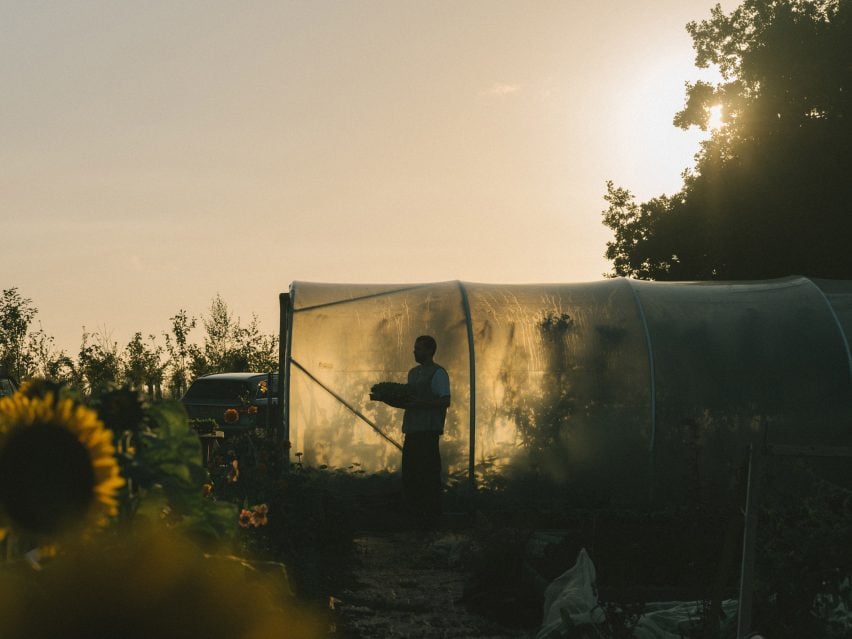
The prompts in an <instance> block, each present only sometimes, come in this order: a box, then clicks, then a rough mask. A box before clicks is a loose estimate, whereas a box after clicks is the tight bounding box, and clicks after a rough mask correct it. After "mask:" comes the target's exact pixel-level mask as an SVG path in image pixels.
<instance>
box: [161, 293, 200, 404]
mask: <svg viewBox="0 0 852 639" xmlns="http://www.w3.org/2000/svg"><path fill="white" fill-rule="evenodd" d="M169 320H170V321H171V323H172V332H171V335H170V334H168V333H164V335H165V338H166V350H167V351H168V353H169V360H168V364H167V367H168V370H169V378H168V380H169V381H168V386H169V392H170V393H171V396H172V397H180V396H182V395H183V394H184V392H185V391H186V389H187V388H188V387H189V361H190V359H191V346H190V344H189V341H188V340H189V333H190V331H192V329H194V328H195V318H194V317H189V316H188V315H187V314H186V311H185V310H183V309H181V310H179V311H178V312H177V314H176V315H174V316H173V317H170V318H169Z"/></svg>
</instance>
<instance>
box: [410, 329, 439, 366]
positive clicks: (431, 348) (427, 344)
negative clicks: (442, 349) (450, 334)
mask: <svg viewBox="0 0 852 639" xmlns="http://www.w3.org/2000/svg"><path fill="white" fill-rule="evenodd" d="M436 350H438V343H437V342H436V341H435V338H434V337H432V336H431V335H421V336H420V337H418V338H417V339H416V340H414V361H415V362H417V363H418V364H429V363H430V362H431V361H432V358H433V357H434V356H435V351H436Z"/></svg>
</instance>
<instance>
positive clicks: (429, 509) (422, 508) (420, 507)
mask: <svg viewBox="0 0 852 639" xmlns="http://www.w3.org/2000/svg"><path fill="white" fill-rule="evenodd" d="M439 437H440V433H437V432H424V433H406V435H405V441H404V442H403V444H402V489H403V492H404V495H405V501H406V504H407V505H408V507H409V508H410V509H411V511H412V513H413V514H414V515H415V516H417V517H418V518H422V519H425V520H429V519H434V518H436V517H438V516H439V515H440V514H441V488H442V485H441V452H440V450H439V449H438V438H439Z"/></svg>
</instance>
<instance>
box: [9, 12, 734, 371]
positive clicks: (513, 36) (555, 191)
mask: <svg viewBox="0 0 852 639" xmlns="http://www.w3.org/2000/svg"><path fill="white" fill-rule="evenodd" d="M712 4H713V2H712V0H701V1H698V0H610V1H606V0H601V1H598V2H591V1H589V0H582V1H581V0H577V1H574V0H563V1H561V2H550V1H546V0H536V1H531V0H518V1H497V0H495V1H463V2H459V1H453V2H450V1H428V2H427V1H418V2H414V1H404V0H397V1H355V0H350V1H342V0H341V1H338V2H326V1H322V0H312V1H310V2H308V1H302V2H287V1H284V0H276V1H268V2H267V1H257V0H256V1H249V2H223V1H219V0H204V1H192V0H182V1H181V2H173V1H171V0H169V1H166V2H162V1H159V0H146V2H107V1H103V2H95V1H82V0H76V1H75V0H68V1H67V2H61V3H59V2H41V1H35V0H34V1H32V2H24V1H20V2H18V1H13V0H0V87H2V90H0V167H2V169H0V226H2V233H0V288H2V289H7V288H11V287H16V288H17V289H18V291H19V293H20V294H21V295H23V296H24V297H27V298H30V299H31V300H32V301H33V304H34V305H35V306H37V307H38V309H39V313H38V316H37V319H38V321H40V322H41V326H42V328H43V329H44V330H45V332H46V333H48V334H49V335H52V336H54V337H55V339H56V344H57V346H58V347H60V348H63V349H65V350H67V351H69V352H70V353H72V354H75V353H76V350H77V349H78V348H79V345H80V338H81V335H82V331H83V327H85V328H86V330H88V331H89V332H101V333H103V334H105V335H107V336H108V337H110V338H111V339H113V340H115V341H117V342H118V343H119V345H120V346H123V345H124V344H126V343H127V341H129V340H130V338H131V337H132V335H133V333H134V332H136V331H141V332H142V333H143V334H149V333H154V334H160V333H162V332H163V331H166V330H168V327H169V317H171V316H173V315H175V314H176V313H177V312H178V310H180V309H184V310H186V311H187V312H188V313H189V314H190V315H194V316H196V317H197V316H200V315H202V314H205V313H206V311H207V309H208V308H209V306H210V302H211V300H212V299H213V297H214V296H216V295H217V294H218V295H221V296H222V298H223V299H224V300H225V301H226V302H227V303H228V306H229V307H230V309H231V310H232V311H233V312H234V314H235V315H237V316H239V317H240V318H241V320H242V322H243V323H244V324H245V323H247V322H248V320H250V318H251V316H252V314H256V315H257V317H258V319H259V321H260V326H261V328H262V329H263V330H264V331H265V332H276V331H277V327H278V294H279V293H280V292H286V291H287V290H288V288H289V285H290V282H292V281H294V280H301V281H327V282H352V283H369V282H376V283H386V282H387V283H392V282H432V281H444V280H456V279H459V280H464V281H473V282H494V283H524V282H580V281H590V280H597V279H601V278H602V276H603V274H604V273H605V272H608V271H609V269H610V265H609V264H608V263H607V261H606V260H605V259H604V257H603V254H604V251H605V249H606V242H607V241H608V240H609V239H611V232H610V231H609V230H608V229H607V228H606V227H604V226H603V225H602V223H601V211H602V210H603V209H604V208H605V202H604V201H603V195H604V193H605V191H606V186H605V183H606V180H608V179H611V180H614V181H615V183H616V184H617V185H619V186H623V187H626V188H629V189H630V190H631V191H632V192H633V193H635V194H636V196H637V197H638V198H639V199H640V201H641V200H642V199H647V198H649V197H654V196H657V195H660V194H662V193H668V194H670V193H673V192H676V191H678V190H679V189H680V186H681V173H682V171H683V170H684V169H686V168H688V167H690V166H691V165H692V163H693V156H694V154H695V153H696V151H697V150H698V145H699V142H700V140H701V138H702V136H703V135H705V134H702V133H701V132H699V131H696V130H691V131H682V130H680V129H677V128H676V127H674V126H673V125H672V117H673V116H674V114H675V113H676V112H677V111H678V110H679V109H680V108H681V107H682V106H683V100H684V82H685V81H687V80H689V81H694V80H695V79H698V78H706V79H712V78H713V77H714V76H713V70H712V69H711V70H704V71H702V70H699V69H696V68H695V66H694V52H693V50H692V42H691V39H690V38H689V35H688V34H687V32H686V29H685V25H686V23H687V22H688V21H690V20H701V19H705V18H708V17H709V15H710V7H711V6H712ZM736 4H737V3H736V2H727V3H722V7H723V9H725V10H726V11H730V10H731V9H733V8H734V7H735V6H736Z"/></svg>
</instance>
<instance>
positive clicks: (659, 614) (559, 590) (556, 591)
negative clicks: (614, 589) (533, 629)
mask: <svg viewBox="0 0 852 639" xmlns="http://www.w3.org/2000/svg"><path fill="white" fill-rule="evenodd" d="M595 579H596V572H595V565H594V563H593V562H592V560H591V558H590V557H589V555H588V553H587V552H586V549H585V548H583V549H582V550H580V553H579V554H578V555H577V562H576V563H575V564H574V566H573V567H571V568H570V569H568V570H567V571H565V572H564V573H562V574H561V575H560V576H559V577H557V578H556V579H554V580H553V582H552V583H551V584H550V585H549V586H548V587H547V590H546V591H545V593H544V620H543V622H542V626H541V628H540V629H539V631H538V633H537V634H536V639H557V638H558V637H566V636H570V635H568V634H566V633H567V631H568V630H569V628H570V627H571V626H572V625H573V626H578V625H583V624H590V623H591V624H600V623H603V622H604V620H605V614H604V611H603V610H602V609H601V608H600V607H599V606H598V597H597V591H596V589H595ZM700 611H701V602H700V601H660V602H653V603H649V604H645V608H644V613H643V614H642V616H641V617H640V618H639V620H638V622H637V624H636V627H635V628H634V629H633V633H634V636H635V637H636V639H680V638H681V637H683V636H684V633H685V632H686V631H687V630H688V629H689V628H690V627H691V626H693V625H694V624H695V623H696V621H698V618H699V615H700ZM722 612H723V613H724V615H725V618H724V620H723V622H722V627H723V628H725V627H726V626H727V625H729V624H732V623H735V621H736V613H737V602H736V601H735V600H733V599H728V600H725V601H723V602H722Z"/></svg>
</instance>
